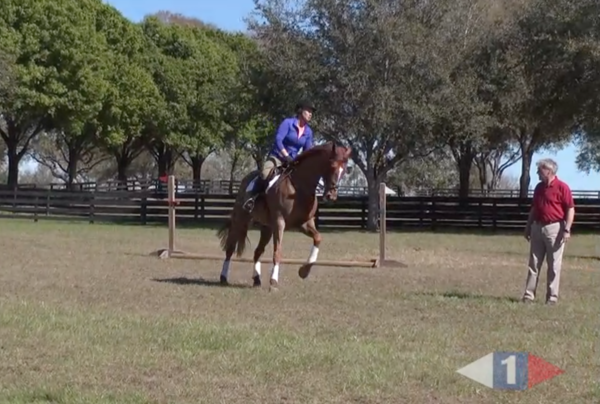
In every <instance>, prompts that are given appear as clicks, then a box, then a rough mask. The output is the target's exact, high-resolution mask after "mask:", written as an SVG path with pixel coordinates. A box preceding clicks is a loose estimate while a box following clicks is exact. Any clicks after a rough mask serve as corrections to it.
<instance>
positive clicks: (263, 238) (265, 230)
mask: <svg viewBox="0 0 600 404" xmlns="http://www.w3.org/2000/svg"><path fill="white" fill-rule="evenodd" d="M272 236H273V231H272V230H271V228H270V227H269V226H265V225H262V226H261V227H260V240H258V245H257V246H256V248H255V249H254V259H253V261H254V273H253V274H252V280H253V286H261V281H260V257H261V256H262V255H263V253H264V252H265V247H266V246H267V244H269V241H271V237H272Z"/></svg>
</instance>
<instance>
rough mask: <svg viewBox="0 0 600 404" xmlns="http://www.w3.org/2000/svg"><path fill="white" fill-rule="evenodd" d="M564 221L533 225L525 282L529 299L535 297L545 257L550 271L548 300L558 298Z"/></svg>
mask: <svg viewBox="0 0 600 404" xmlns="http://www.w3.org/2000/svg"><path fill="white" fill-rule="evenodd" d="M564 230H565V224H564V222H558V223H552V224H548V225H545V226H543V225H541V224H540V223H533V224H532V226H531V239H530V242H529V243H530V244H529V270H528V272H527V282H526V284H525V295H524V297H525V298H527V299H532V300H533V299H535V292H536V289H537V285H538V280H539V276H540V270H541V268H542V265H543V263H544V258H546V260H547V261H548V262H547V264H548V273H547V282H546V300H547V301H548V300H550V301H557V300H558V288H559V284H560V270H561V267H562V259H563V252H564V250H565V243H564V238H563V235H564Z"/></svg>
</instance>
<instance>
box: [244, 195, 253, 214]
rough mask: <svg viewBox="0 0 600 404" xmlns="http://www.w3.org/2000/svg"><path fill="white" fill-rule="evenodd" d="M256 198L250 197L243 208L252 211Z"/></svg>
mask: <svg viewBox="0 0 600 404" xmlns="http://www.w3.org/2000/svg"><path fill="white" fill-rule="evenodd" d="M254 198H255V197H251V198H248V199H247V200H246V202H244V204H243V205H242V208H244V209H245V210H247V211H248V212H251V211H252V209H254Z"/></svg>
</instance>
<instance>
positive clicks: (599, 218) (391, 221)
mask: <svg viewBox="0 0 600 404" xmlns="http://www.w3.org/2000/svg"><path fill="white" fill-rule="evenodd" d="M165 196H166V195H164V194H153V193H152V192H141V191H140V192H135V191H134V192H132V191H107V192H94V191H78V192H72V191H65V190H62V191H61V190H50V189H46V190H42V189H19V190H0V218H30V219H32V220H36V221H37V220H43V219H67V220H69V219H70V220H72V219H78V220H85V221H88V222H90V223H96V222H123V223H137V224H151V223H167V210H168V207H167V202H166V199H165ZM177 199H179V200H180V204H179V205H178V207H177V221H178V223H180V224H190V225H199V226H201V225H214V224H218V223H222V222H223V220H225V219H226V218H227V217H228V215H229V213H230V211H231V208H232V206H233V203H234V197H233V196H231V195H212V194H208V195H206V194H198V193H196V194H191V193H187V192H184V193H181V194H178V195H177ZM530 202H531V201H530V199H517V198H506V197H500V198H488V197H471V198H469V199H467V200H462V201H461V200H460V199H459V198H456V197H396V196H390V197H388V204H387V221H386V224H387V227H388V229H401V228H423V229H441V228H492V229H522V228H523V226H524V224H525V222H526V220H527V214H528V211H529V207H530ZM575 203H576V209H577V213H576V219H575V229H577V230H583V229H584V230H588V231H589V230H594V231H596V230H600V200H599V199H596V198H594V199H583V198H578V199H576V201H575ZM367 213H368V203H367V199H366V197H362V196H344V197H340V198H339V199H338V201H337V202H335V203H330V204H322V203H321V204H320V206H319V211H318V215H317V225H318V226H319V227H320V228H338V229H343V228H346V229H364V228H366V225H367ZM577 230H576V231H577Z"/></svg>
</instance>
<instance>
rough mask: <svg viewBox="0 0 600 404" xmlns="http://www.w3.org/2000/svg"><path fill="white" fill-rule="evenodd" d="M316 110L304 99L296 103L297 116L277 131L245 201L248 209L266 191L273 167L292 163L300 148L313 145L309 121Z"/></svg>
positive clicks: (288, 119) (308, 147)
mask: <svg viewBox="0 0 600 404" xmlns="http://www.w3.org/2000/svg"><path fill="white" fill-rule="evenodd" d="M314 111H315V107H314V105H313V104H312V102H310V101H308V100H302V101H300V102H298V104H296V116H293V117H290V118H286V119H284V120H283V122H281V124H280V125H279V128H278V129H277V132H276V133H275V139H274V142H273V146H272V148H271V150H270V152H269V155H268V157H267V160H266V161H265V162H264V163H263V166H262V169H261V171H260V176H259V178H257V180H256V183H255V185H254V188H253V189H252V191H251V192H250V193H249V198H248V199H247V200H246V202H245V203H244V208H245V209H246V210H248V211H251V210H252V209H253V208H254V201H255V200H256V197H258V196H259V195H260V194H262V193H263V192H265V190H266V188H267V178H268V177H269V174H271V171H272V170H273V169H275V168H278V167H281V166H283V165H287V164H290V163H291V162H293V161H294V159H295V158H296V156H297V155H298V153H299V151H300V149H302V151H303V152H305V151H306V150H308V149H310V148H311V147H312V146H313V132H312V129H311V128H310V126H308V123H309V122H310V120H311V119H312V114H313V112H314Z"/></svg>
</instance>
